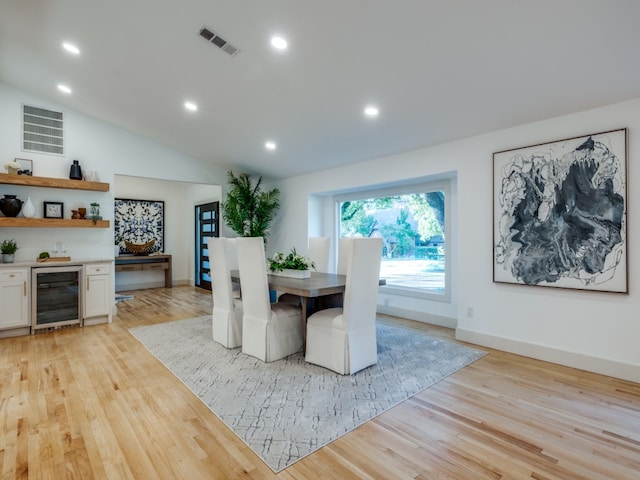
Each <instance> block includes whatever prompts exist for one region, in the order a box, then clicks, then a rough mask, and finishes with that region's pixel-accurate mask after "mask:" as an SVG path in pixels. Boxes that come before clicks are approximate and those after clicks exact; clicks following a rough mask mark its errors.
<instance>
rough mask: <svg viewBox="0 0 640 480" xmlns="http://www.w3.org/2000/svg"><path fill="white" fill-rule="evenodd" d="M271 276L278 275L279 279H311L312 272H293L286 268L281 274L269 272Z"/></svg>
mask: <svg viewBox="0 0 640 480" xmlns="http://www.w3.org/2000/svg"><path fill="white" fill-rule="evenodd" d="M269 274H271V275H277V276H279V277H291V278H311V270H292V269H289V268H285V269H284V270H283V271H281V272H272V271H269Z"/></svg>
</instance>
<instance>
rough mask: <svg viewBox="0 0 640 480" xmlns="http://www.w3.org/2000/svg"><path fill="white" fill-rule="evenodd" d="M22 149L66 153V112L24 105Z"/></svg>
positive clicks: (57, 153) (56, 153) (58, 153)
mask: <svg viewBox="0 0 640 480" xmlns="http://www.w3.org/2000/svg"><path fill="white" fill-rule="evenodd" d="M22 149H23V150H25V151H29V152H42V153H51V154H55V155H64V114H63V113H62V112H54V111H53V110H46V109H44V108H38V107H31V106H29V105H22Z"/></svg>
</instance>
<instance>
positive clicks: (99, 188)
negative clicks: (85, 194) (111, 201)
mask: <svg viewBox="0 0 640 480" xmlns="http://www.w3.org/2000/svg"><path fill="white" fill-rule="evenodd" d="M0 183H4V184H7V185H22V186H25V187H49V188H66V189H69V190H93V191H96V192H108V191H109V184H108V183H103V182H86V181H84V180H67V179H66V178H49V177H32V176H30V175H9V174H7V173H0Z"/></svg>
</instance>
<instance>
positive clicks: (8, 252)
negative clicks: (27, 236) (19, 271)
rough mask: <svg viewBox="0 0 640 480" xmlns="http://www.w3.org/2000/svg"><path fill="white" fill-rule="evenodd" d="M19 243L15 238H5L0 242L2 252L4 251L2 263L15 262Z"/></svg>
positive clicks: (0, 251)
mask: <svg viewBox="0 0 640 480" xmlns="http://www.w3.org/2000/svg"><path fill="white" fill-rule="evenodd" d="M18 248H19V247H18V244H17V243H16V241H15V240H13V239H11V240H3V241H2V243H0V253H2V263H13V260H14V259H15V256H16V250H18Z"/></svg>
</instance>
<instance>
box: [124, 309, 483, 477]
mask: <svg viewBox="0 0 640 480" xmlns="http://www.w3.org/2000/svg"><path fill="white" fill-rule="evenodd" d="M377 328H378V331H377V336H378V363H377V364H376V365H374V366H372V367H369V368H366V369H364V370H362V371H360V372H358V373H356V374H355V375H351V376H342V375H338V374H336V373H334V372H332V371H330V370H327V369H324V368H322V367H318V366H315V365H311V364H308V363H305V361H304V357H303V355H302V354H301V353H298V354H295V355H291V356H290V357H287V358H286V359H283V360H279V361H276V362H271V363H263V362H261V361H260V360H257V359H255V358H253V357H250V356H248V355H245V354H243V353H242V352H241V351H240V350H241V349H240V348H236V349H233V350H227V349H226V348H224V347H222V346H221V345H219V344H217V343H215V342H214V341H213V340H212V332H211V317H210V316H205V317H199V318H192V319H188V320H179V321H175V322H169V323H161V324H157V325H150V326H144V327H136V328H132V329H131V333H132V334H133V335H134V336H135V337H136V338H137V339H138V340H139V341H140V342H141V343H142V344H143V345H144V346H145V347H147V348H148V349H149V351H150V352H151V353H153V354H154V355H155V356H156V357H157V358H158V359H159V360H160V361H161V362H162V363H163V364H164V365H165V366H166V367H167V368H168V369H169V370H171V372H172V373H173V374H174V375H176V376H177V377H178V378H179V379H180V380H182V381H183V382H184V383H185V384H186V385H187V386H188V387H189V388H190V389H191V391H192V392H193V393H195V394H196V395H197V396H198V398H200V400H202V402H204V403H205V404H206V405H207V406H208V407H209V408H210V409H211V410H212V411H213V412H214V413H215V414H216V415H217V416H218V417H219V418H220V419H221V420H222V421H223V422H224V423H225V424H226V425H228V426H229V428H231V429H232V430H233V431H234V432H235V433H236V434H237V435H238V436H239V437H240V438H241V439H242V440H243V441H244V442H245V443H246V444H247V445H248V446H249V447H250V448H251V449H252V450H253V451H254V452H255V453H256V454H258V455H259V456H260V457H261V458H262V459H263V460H264V461H265V463H267V465H269V467H271V469H272V470H273V471H274V472H279V471H280V470H282V469H284V468H286V467H288V466H289V465H291V464H292V463H294V462H296V461H298V460H300V459H301V458H303V457H305V456H306V455H309V454H310V453H312V452H314V451H315V450H317V449H318V448H320V447H322V446H324V445H326V444H328V443H330V442H332V441H333V440H335V439H336V438H338V437H340V436H341V435H344V434H345V433H347V432H349V431H350V430H353V429H354V428H356V427H357V426H359V425H361V424H363V423H364V422H366V421H368V420H371V419H372V418H373V417H375V416H377V415H380V414H381V413H382V412H384V411H385V410H388V409H389V408H391V407H393V406H394V405H397V404H398V403H400V402H402V401H403V400H406V399H407V398H409V397H411V396H412V395H415V394H416V393H418V392H420V391H422V390H424V389H425V388H427V387H429V386H431V385H433V384H434V383H436V382H438V381H440V380H442V379H443V378H445V377H446V376H448V375H450V374H452V373H454V372H455V371H457V370H459V369H461V368H462V367H464V366H466V365H468V364H470V363H472V362H474V361H475V360H477V359H479V358H480V357H482V356H483V355H485V353H484V352H482V351H479V350H475V349H471V348H468V347H465V346H462V345H457V344H455V343H453V342H447V341H443V340H439V339H435V338H432V337H429V336H427V335H425V334H423V333H420V332H416V331H413V330H407V329H403V328H399V327H394V326H389V325H382V324H378V327H377Z"/></svg>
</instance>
